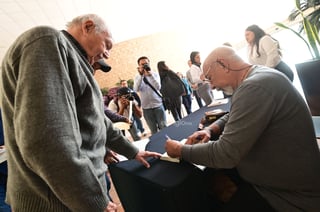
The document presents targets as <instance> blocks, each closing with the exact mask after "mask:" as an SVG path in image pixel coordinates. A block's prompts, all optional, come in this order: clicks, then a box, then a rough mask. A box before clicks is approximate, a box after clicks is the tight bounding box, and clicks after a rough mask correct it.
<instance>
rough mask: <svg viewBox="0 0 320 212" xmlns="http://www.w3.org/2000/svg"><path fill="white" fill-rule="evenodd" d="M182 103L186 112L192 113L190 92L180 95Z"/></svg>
mask: <svg viewBox="0 0 320 212" xmlns="http://www.w3.org/2000/svg"><path fill="white" fill-rule="evenodd" d="M182 103H183V105H184V108H185V109H186V112H187V114H190V113H192V111H191V105H192V99H191V95H190V94H189V95H184V96H182Z"/></svg>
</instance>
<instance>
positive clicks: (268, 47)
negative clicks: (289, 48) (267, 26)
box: [247, 35, 281, 68]
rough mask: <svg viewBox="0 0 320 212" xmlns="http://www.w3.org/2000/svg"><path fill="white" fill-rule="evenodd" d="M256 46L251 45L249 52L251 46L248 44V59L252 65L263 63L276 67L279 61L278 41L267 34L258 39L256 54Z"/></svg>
mask: <svg viewBox="0 0 320 212" xmlns="http://www.w3.org/2000/svg"><path fill="white" fill-rule="evenodd" d="M256 51H257V46H256V45H255V46H253V48H252V53H251V46H248V52H247V54H248V60H249V62H250V63H251V64H254V65H264V66H267V67H270V68H274V67H276V66H277V65H278V64H279V62H280V61H281V56H280V54H279V48H278V41H276V40H274V39H273V38H272V37H270V36H269V35H265V36H263V37H262V38H261V39H260V42H259V52H260V57H258V55H257V52H256Z"/></svg>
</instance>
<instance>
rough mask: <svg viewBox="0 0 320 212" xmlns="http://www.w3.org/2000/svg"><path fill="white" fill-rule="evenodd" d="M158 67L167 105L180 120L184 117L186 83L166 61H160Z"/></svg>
mask: <svg viewBox="0 0 320 212" xmlns="http://www.w3.org/2000/svg"><path fill="white" fill-rule="evenodd" d="M157 67H158V72H159V75H160V80H161V89H160V92H161V94H162V97H163V98H164V99H165V104H166V107H167V109H168V110H169V111H170V112H171V114H172V116H173V118H174V120H175V121H179V120H180V119H182V115H181V104H182V97H181V96H182V95H184V94H185V93H186V89H185V87H184V84H183V82H182V80H181V79H180V77H179V76H178V75H177V74H176V73H175V72H173V71H172V70H171V69H170V68H169V67H168V66H167V64H166V63H165V61H159V62H158V64H157Z"/></svg>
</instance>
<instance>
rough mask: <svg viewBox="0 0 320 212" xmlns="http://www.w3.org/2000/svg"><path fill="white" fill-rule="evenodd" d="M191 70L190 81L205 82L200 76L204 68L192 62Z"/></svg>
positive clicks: (195, 82)
mask: <svg viewBox="0 0 320 212" xmlns="http://www.w3.org/2000/svg"><path fill="white" fill-rule="evenodd" d="M189 72H190V81H191V83H192V84H199V83H203V81H202V80H201V78H200V76H201V74H202V69H201V68H200V67H199V66H197V65H194V64H192V65H191V67H190V70H189Z"/></svg>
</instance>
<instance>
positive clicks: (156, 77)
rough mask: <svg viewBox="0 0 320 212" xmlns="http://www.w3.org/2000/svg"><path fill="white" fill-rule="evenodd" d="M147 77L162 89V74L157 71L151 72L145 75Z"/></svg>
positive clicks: (152, 83) (158, 88)
mask: <svg viewBox="0 0 320 212" xmlns="http://www.w3.org/2000/svg"><path fill="white" fill-rule="evenodd" d="M145 77H147V79H148V81H149V83H150V84H151V85H152V86H153V87H154V88H155V89H156V90H160V89H161V81H160V76H159V74H158V73H156V72H150V74H149V75H147V76H145Z"/></svg>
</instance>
